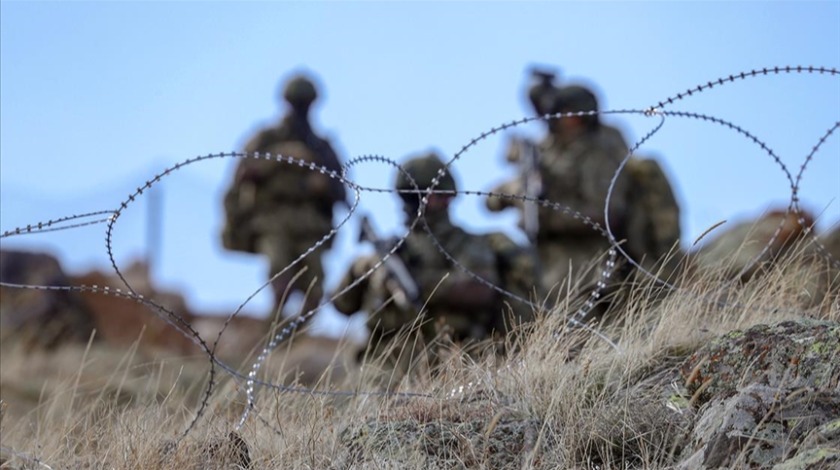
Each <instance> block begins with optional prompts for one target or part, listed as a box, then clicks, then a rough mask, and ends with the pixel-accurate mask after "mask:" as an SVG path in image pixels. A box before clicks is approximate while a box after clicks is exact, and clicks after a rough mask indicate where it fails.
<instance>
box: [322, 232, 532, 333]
mask: <svg viewBox="0 0 840 470" xmlns="http://www.w3.org/2000/svg"><path fill="white" fill-rule="evenodd" d="M421 225H422V223H418V224H417V226H416V227H415V230H413V231H412V232H411V233H409V234H408V236H407V237H406V239H405V242H404V243H403V245H402V246H401V247H400V249H399V250H398V251H397V252H396V256H398V257H399V258H400V260H401V261H402V262H403V263H404V264H405V266H406V268H407V269H408V271H409V272H410V273H411V275H412V276H413V277H414V281H415V282H416V284H417V286H418V287H419V291H420V298H419V302H418V303H417V305H414V306H412V307H411V308H408V309H406V308H401V307H399V306H398V305H397V304H396V302H394V301H393V299H392V298H393V296H394V294H393V292H391V291H390V289H389V287H388V286H389V284H388V283H389V274H388V272H387V269H386V268H385V267H384V266H380V267H379V268H378V269H377V270H376V271H374V272H373V273H372V274H371V275H370V276H369V277H368V278H366V279H363V280H361V281H360V283H359V284H358V285H356V286H355V287H354V288H352V289H350V290H349V291H348V292H346V293H344V294H343V295H340V296H339V297H337V298H336V299H335V300H334V302H335V306H336V308H337V309H338V310H339V311H340V312H342V313H345V314H347V315H350V314H353V313H355V312H357V311H365V312H366V313H367V314H368V327H369V328H370V330H371V332H372V334H374V335H375V336H387V335H388V334H390V333H394V332H396V331H397V330H399V329H400V328H403V327H406V326H410V325H412V324H420V323H424V326H423V328H422V331H423V333H424V335H431V336H434V335H436V334H438V333H440V332H441V331H442V329H446V330H447V331H448V333H450V334H451V336H452V337H453V339H456V340H461V339H466V338H473V339H483V338H486V337H489V336H490V335H491V333H492V332H497V333H504V331H505V330H506V327H507V324H508V323H509V318H506V315H505V312H506V310H507V307H506V304H510V305H511V306H514V312H515V314H516V315H517V316H518V321H527V320H529V319H530V318H531V315H532V310H531V307H530V306H528V305H527V304H524V303H522V302H517V301H514V300H510V301H507V299H505V298H503V296H502V294H501V293H498V292H496V293H495V297H494V301H493V304H492V306H487V305H482V306H471V305H470V292H471V288H472V287H474V286H475V284H476V283H478V282H479V281H477V280H475V279H474V278H473V277H472V276H470V274H469V273H467V272H465V271H464V270H463V269H461V268H459V267H458V266H456V265H455V263H454V262H452V261H451V260H449V259H447V257H446V256H445V255H444V254H443V253H441V252H440V250H439V249H438V247H436V246H435V244H434V242H433V241H432V239H431V238H430V237H429V236H428V233H427V232H425V230H423V229H422V228H421ZM430 227H431V228H432V232H433V233H434V234H435V237H436V238H437V239H438V242H439V243H440V245H441V246H442V247H444V249H445V250H446V251H447V252H448V253H449V255H450V256H451V257H452V258H454V259H455V260H457V261H458V263H460V264H461V266H463V267H464V268H466V269H468V270H470V271H471V272H472V273H474V274H475V275H477V276H480V277H481V278H482V279H483V280H485V281H487V282H488V283H491V284H493V285H495V286H499V287H501V288H502V289H506V290H511V291H514V293H515V294H516V295H518V296H521V297H524V298H526V299H527V298H528V289H529V288H530V286H533V272H532V271H533V267H532V264H531V258H530V257H529V256H526V255H525V252H524V250H523V249H522V248H521V247H519V246H518V245H516V244H515V243H514V242H513V241H511V240H510V239H509V238H508V237H507V236H506V235H504V234H501V233H493V234H487V235H474V234H470V233H468V232H466V231H464V230H463V229H461V228H459V227H457V226H455V225H453V224H451V223H450V222H449V220H448V219H447V220H445V221H440V222H438V223H435V224H431V223H430ZM394 243H396V240H395V241H394ZM379 259H380V256H379V255H378V254H376V255H371V256H365V257H361V258H359V259H357V260H356V261H355V262H354V263H353V265H352V266H351V268H350V270H349V271H348V272H347V273H346V274H345V275H344V277H343V278H342V280H341V282H340V284H339V286H338V287H337V289H336V292H340V291H341V290H343V289H345V288H346V287H348V286H349V285H351V283H352V282H354V281H355V280H357V279H358V278H359V277H361V276H362V275H363V274H364V273H365V272H366V271H367V270H369V269H371V268H372V267H374V266H375V264H376V263H377V261H379ZM419 311H423V312H425V316H424V317H422V318H421V317H418V312H419Z"/></svg>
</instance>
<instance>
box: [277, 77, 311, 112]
mask: <svg viewBox="0 0 840 470" xmlns="http://www.w3.org/2000/svg"><path fill="white" fill-rule="evenodd" d="M316 98H318V92H317V91H316V90H315V84H313V83H312V80H310V79H309V78H307V77H305V76H303V75H297V76H295V77H293V78H292V79H291V80H289V81H288V82H286V85H285V86H284V87H283V99H284V100H286V101H288V102H289V104H291V105H292V106H298V107H307V106H309V105H310V104H312V102H313V101H315V99H316Z"/></svg>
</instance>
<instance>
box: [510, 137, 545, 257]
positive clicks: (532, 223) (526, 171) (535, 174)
mask: <svg viewBox="0 0 840 470" xmlns="http://www.w3.org/2000/svg"><path fill="white" fill-rule="evenodd" d="M513 142H514V144H515V145H516V146H517V147H518V149H517V150H518V153H519V159H518V161H517V164H518V165H519V175H520V178H521V181H522V190H523V194H524V196H526V197H527V198H528V200H527V201H523V204H522V225H523V228H524V229H525V233H526V234H527V235H528V239H529V240H530V241H531V243H535V242H536V241H537V233H538V232H539V230H540V219H539V206H538V205H537V203H536V202H533V201H534V200H535V199H537V198H539V197H540V196H542V191H543V182H542V175H541V174H540V165H539V158H540V156H539V149H538V148H537V145H536V144H535V143H534V142H532V141H530V140H528V139H527V138H522V137H516V138H514V139H513Z"/></svg>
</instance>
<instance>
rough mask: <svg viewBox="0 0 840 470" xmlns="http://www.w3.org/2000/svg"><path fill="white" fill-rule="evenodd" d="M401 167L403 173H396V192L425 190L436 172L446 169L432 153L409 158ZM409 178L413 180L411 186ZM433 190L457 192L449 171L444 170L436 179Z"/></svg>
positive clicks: (438, 157)
mask: <svg viewBox="0 0 840 470" xmlns="http://www.w3.org/2000/svg"><path fill="white" fill-rule="evenodd" d="M402 166H403V169H404V170H405V173H403V172H402V171H398V172H397V181H396V184H395V186H396V189H397V190H411V189H418V188H419V189H427V188H429V187H430V186H431V185H432V180H433V179H435V177H437V176H438V172H439V171H440V170H441V169H442V168H446V164H445V163H444V162H443V160H442V159H441V158H440V156H438V155H437V154H436V153H434V152H432V153H428V154H425V155H421V156H418V157H414V158H411V159H409V160H407V161H406V162H405V163H403V164H402ZM406 173H408V175H406ZM409 176H411V178H413V179H414V182H413V184H412V181H411V179H409ZM415 184H416V185H417V187H416V188H415V186H414V185H415ZM434 189H435V190H442V191H457V189H456V186H455V178H453V177H452V172H451V170H449V169H446V173H445V174H444V175H443V176H442V177H440V178H439V179H438V184H437V186H435V188H434Z"/></svg>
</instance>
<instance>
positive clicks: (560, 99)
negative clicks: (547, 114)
mask: <svg viewBox="0 0 840 470" xmlns="http://www.w3.org/2000/svg"><path fill="white" fill-rule="evenodd" d="M586 111H598V99H597V98H596V97H595V93H593V92H592V90H590V89H589V88H586V87H583V86H580V85H569V86H564V87H561V88H560V89H558V90H557V93H556V96H555V99H554V105H553V106H552V109H551V113H576V112H586ZM581 119H582V120H583V122H585V123H586V124H587V125H588V126H589V127H597V126H598V124H599V123H600V119H599V118H598V115H597V114H593V115H587V116H581Z"/></svg>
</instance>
